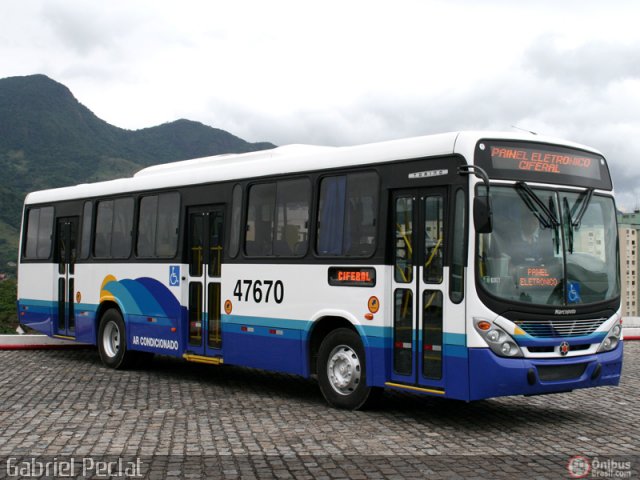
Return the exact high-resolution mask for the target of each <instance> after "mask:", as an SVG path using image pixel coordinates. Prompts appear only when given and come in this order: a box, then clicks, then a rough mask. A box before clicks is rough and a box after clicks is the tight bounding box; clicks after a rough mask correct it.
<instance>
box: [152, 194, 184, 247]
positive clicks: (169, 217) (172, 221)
mask: <svg viewBox="0 0 640 480" xmlns="http://www.w3.org/2000/svg"><path fill="white" fill-rule="evenodd" d="M179 220H180V195H179V194H178V193H167V194H163V195H160V199H159V200H158V223H157V225H156V255H157V256H158V257H173V256H174V255H175V254H176V248H177V247H178V223H179Z"/></svg>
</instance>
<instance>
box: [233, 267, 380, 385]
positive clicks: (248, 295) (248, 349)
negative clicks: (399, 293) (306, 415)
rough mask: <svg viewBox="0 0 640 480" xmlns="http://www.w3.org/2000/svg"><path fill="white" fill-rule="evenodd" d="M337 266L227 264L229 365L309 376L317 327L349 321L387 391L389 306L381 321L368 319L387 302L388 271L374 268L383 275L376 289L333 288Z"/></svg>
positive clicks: (373, 373)
mask: <svg viewBox="0 0 640 480" xmlns="http://www.w3.org/2000/svg"><path fill="white" fill-rule="evenodd" d="M337 265H340V263H339V262H336V264H333V265H308V264H306V265H296V264H284V265H283V264H224V265H223V268H222V278H223V281H222V303H223V305H224V304H226V305H227V307H228V309H227V311H228V313H226V314H224V315H222V333H223V350H224V353H223V355H224V361H225V363H227V364H236V365H243V366H250V367H257V368H264V369H269V370H276V371H283V372H288V373H296V374H300V375H303V376H308V375H309V374H310V372H309V357H308V354H309V351H308V350H309V339H310V333H311V331H312V330H313V326H314V324H315V322H318V321H322V320H324V319H326V318H335V319H343V320H346V321H348V322H349V323H351V324H352V325H353V326H354V328H355V329H356V330H357V331H358V333H359V334H360V337H361V339H362V343H363V346H364V348H365V352H366V355H367V361H368V363H367V368H368V377H369V376H370V377H369V378H370V380H369V381H370V382H372V381H373V382H374V384H375V385H384V379H383V377H384V374H385V367H384V365H385V356H386V354H385V338H386V337H385V333H384V329H383V325H384V323H383V322H384V314H383V313H382V312H383V311H384V309H385V308H386V306H385V305H382V307H381V312H380V313H378V314H377V315H375V319H373V320H365V317H364V315H365V314H367V313H369V309H368V307H367V305H368V302H369V299H370V298H371V297H373V296H377V298H378V299H383V298H384V297H383V294H384V292H385V282H384V278H385V277H384V275H383V273H382V271H383V268H384V267H379V266H378V267H375V266H373V265H371V266H369V268H376V271H377V274H376V278H377V283H376V285H375V287H358V286H336V285H330V282H329V269H330V268H332V266H337ZM357 267H358V268H360V266H359V265H358V266H357ZM345 268H348V267H345ZM358 319H362V321H361V322H359V321H358ZM365 322H366V323H365ZM336 325H341V323H337V324H336ZM336 328H337V327H336ZM371 379H373V380H371Z"/></svg>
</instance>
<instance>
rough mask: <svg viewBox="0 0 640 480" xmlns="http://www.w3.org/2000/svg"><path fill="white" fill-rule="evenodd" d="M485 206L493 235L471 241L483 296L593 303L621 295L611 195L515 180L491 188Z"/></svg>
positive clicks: (565, 302)
mask: <svg viewBox="0 0 640 480" xmlns="http://www.w3.org/2000/svg"><path fill="white" fill-rule="evenodd" d="M480 188H484V187H480ZM491 202H492V209H493V231H492V232H491V233H489V234H479V235H478V240H477V241H478V249H477V252H478V256H477V271H478V275H479V284H480V285H481V286H482V288H484V289H485V290H486V291H487V292H488V293H490V294H492V295H493V296H495V297H498V298H499V299H500V300H506V301H509V302H521V303H531V304H538V305H576V304H587V303H597V302H602V301H607V300H611V299H613V298H616V297H617V296H618V295H619V294H620V286H619V280H618V273H617V272H618V255H617V228H616V220H615V206H614V203H613V199H612V198H610V197H606V196H601V195H595V194H593V190H590V189H587V190H584V191H571V192H569V191H562V190H550V189H538V188H531V187H529V186H528V185H527V184H525V183H524V182H520V183H518V184H516V185H513V186H493V187H491Z"/></svg>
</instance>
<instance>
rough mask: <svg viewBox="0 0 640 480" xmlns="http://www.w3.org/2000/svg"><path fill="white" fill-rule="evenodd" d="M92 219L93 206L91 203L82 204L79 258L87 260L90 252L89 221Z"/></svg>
mask: <svg viewBox="0 0 640 480" xmlns="http://www.w3.org/2000/svg"><path fill="white" fill-rule="evenodd" d="M92 217H93V205H92V203H91V202H84V209H83V212H82V242H81V243H80V258H81V259H83V260H84V259H87V258H89V253H90V250H91V219H92Z"/></svg>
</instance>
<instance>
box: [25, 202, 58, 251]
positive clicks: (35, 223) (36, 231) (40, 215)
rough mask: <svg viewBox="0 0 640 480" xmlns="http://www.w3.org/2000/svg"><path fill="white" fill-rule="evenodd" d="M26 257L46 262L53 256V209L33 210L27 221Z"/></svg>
mask: <svg viewBox="0 0 640 480" xmlns="http://www.w3.org/2000/svg"><path fill="white" fill-rule="evenodd" d="M26 238H27V239H26V244H25V251H24V257H25V258H28V259H38V260H44V259H47V258H49V255H50V254H51V241H52V238H53V207H43V208H32V209H31V210H29V213H28V219H27V232H26Z"/></svg>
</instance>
